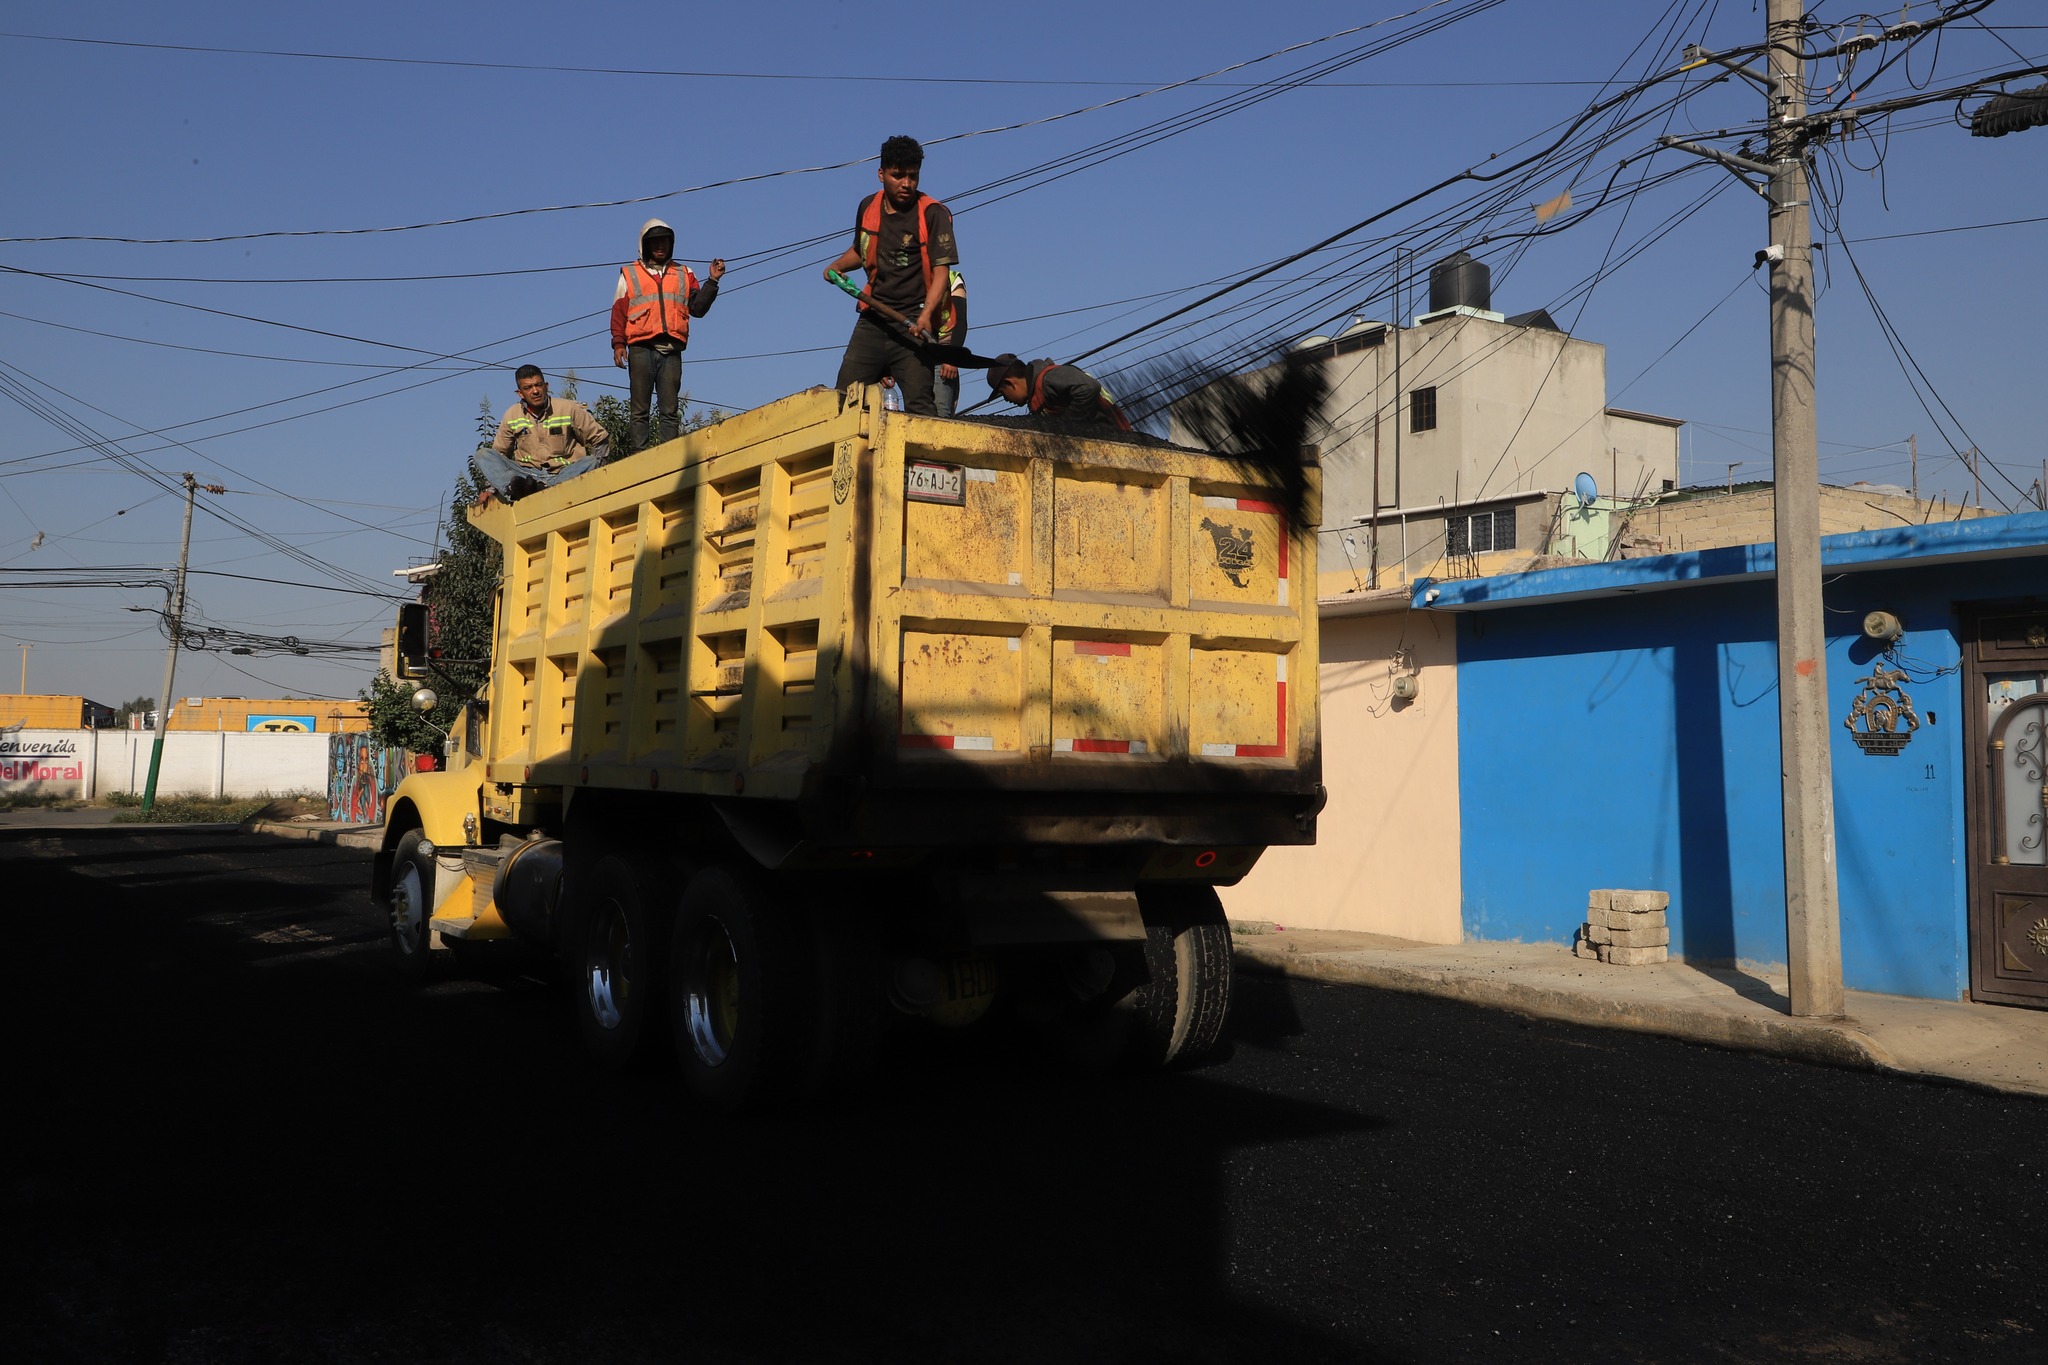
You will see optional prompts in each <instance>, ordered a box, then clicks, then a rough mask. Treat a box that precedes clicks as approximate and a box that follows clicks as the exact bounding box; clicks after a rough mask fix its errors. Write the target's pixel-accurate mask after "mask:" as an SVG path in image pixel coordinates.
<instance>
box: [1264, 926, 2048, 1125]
mask: <svg viewBox="0 0 2048 1365" xmlns="http://www.w3.org/2000/svg"><path fill="white" fill-rule="evenodd" d="M1231 927H1232V931H1233V932H1232V937H1233V939H1234V940H1235V945H1236V952H1237V958H1238V961H1239V963H1240V964H1245V965H1251V966H1255V967H1261V968H1265V969H1267V970H1270V971H1275V972H1279V973H1281V974H1283V975H1286V976H1292V977H1299V978H1301V979H1303V980H1308V981H1323V982H1333V983H1342V984H1347V985H1360V986H1375V987H1378V988H1379V989H1381V990H1392V991H1409V992H1413V993H1416V994H1420V995H1438V996H1445V997H1448V998H1450V999H1453V1000H1463V1001H1466V1002H1467V1003H1469V1004H1474V1005H1484V1006H1488V1007H1491V1008H1495V1009H1508V1010H1515V1011H1518V1012H1520V1013H1522V1014H1529V1015H1535V1016H1537V1017H1538V1018H1543V1019H1561V1020H1565V1021H1567V1022H1570V1023H1575V1024H1589V1025H1592V1026H1594V1027H1596V1028H1618V1029H1630V1030H1633V1031H1635V1032H1638V1033H1660V1034H1664V1035H1666V1036H1667V1037H1673V1038H1684V1039H1688V1040H1690V1041H1692V1042H1696V1043H1708V1044H1712V1045H1714V1046H1716V1047H1728V1048H1739V1049H1742V1050H1745V1051H1751V1052H1768V1053H1771V1054H1773V1055H1776V1056H1780V1057H1790V1058H1793V1059H1795V1060H1799V1061H1807V1062H1820V1063H1823V1064H1826V1065H1830V1066H1849V1067H1862V1068H1867V1069H1870V1070H1875V1071H1889V1072H1895V1073H1898V1074H1900V1075H1907V1076H1923V1077H1938V1078H1942V1079H1945V1080H1952V1081H1961V1082H1964V1083H1966V1084H1969V1085H1978V1086H1984V1087H1986V1088H1988V1089H1992V1090H2002V1091H2007V1092H2010V1093H2013V1094H2023V1095H2041V1096H2048V1010H2029V1009H2014V1008H2011V1007H2009V1006H2001V1005H1978V1004H1972V1003H1970V1002H1967V1001H1947V1000H1918V999H1913V998H1911V997H1908V996H1900V995H1876V994H1873V993H1871V992H1868V991H1850V992H1849V1002H1848V1017H1847V1018H1845V1019H1836V1020H1826V1021H1822V1020H1809V1019H1794V1018H1793V1017H1792V1016H1791V1015H1790V1014H1788V1013H1787V1012H1786V1011H1787V1009H1788V1007H1789V1006H1788V1001H1787V998H1786V995H1785V978H1784V977H1783V976H1772V975H1767V974H1761V975H1760V974H1755V973H1751V972H1748V971H1737V970H1733V969H1721V968H1702V967H1689V966H1687V965H1686V964H1684V963H1682V962H1670V963H1663V964H1660V965H1657V966H1650V967H1615V966H1608V965H1607V964H1605V963H1601V962H1589V961H1585V960H1583V959H1580V958H1577V957H1574V956H1572V953H1571V950H1570V949H1569V948H1566V947H1563V946H1560V945H1558V944H1551V943H1465V944H1459V945H1456V946H1449V947H1446V946H1441V945H1438V944H1431V943H1413V942H1410V941H1409V940H1407V939H1398V938H1387V937H1384V936H1382V935H1379V934H1358V933H1345V932H1341V931H1338V930H1331V929H1308V930H1291V929H1277V928H1275V927H1273V926H1271V925H1257V924H1250V923H1245V922H1242V921H1240V922H1234V923H1233V924H1232V926H1231Z"/></svg>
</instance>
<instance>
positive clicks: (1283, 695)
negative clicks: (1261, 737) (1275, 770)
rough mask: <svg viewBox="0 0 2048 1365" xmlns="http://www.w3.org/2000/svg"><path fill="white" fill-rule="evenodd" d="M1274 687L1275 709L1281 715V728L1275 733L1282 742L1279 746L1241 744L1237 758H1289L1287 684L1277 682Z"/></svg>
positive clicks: (1279, 718) (1279, 717) (1238, 747)
mask: <svg viewBox="0 0 2048 1365" xmlns="http://www.w3.org/2000/svg"><path fill="white" fill-rule="evenodd" d="M1273 686H1274V688H1275V693H1274V703H1275V708H1276V710H1277V711H1278V713H1279V715H1278V720H1279V728H1278V729H1277V730H1275V731H1274V733H1275V734H1276V735H1278V736H1279V738H1280V742H1279V743H1278V744H1240V745H1238V746H1237V756H1238V757H1239V758H1285V757H1287V684H1286V683H1284V682H1276V683H1274V684H1273Z"/></svg>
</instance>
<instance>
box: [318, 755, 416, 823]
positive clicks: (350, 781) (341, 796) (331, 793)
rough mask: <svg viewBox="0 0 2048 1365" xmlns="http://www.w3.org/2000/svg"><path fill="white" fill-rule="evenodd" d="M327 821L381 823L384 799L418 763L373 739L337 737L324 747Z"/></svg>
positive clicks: (411, 756) (409, 756)
mask: <svg viewBox="0 0 2048 1365" xmlns="http://www.w3.org/2000/svg"><path fill="white" fill-rule="evenodd" d="M327 760H328V761H327V818H328V819H330V820H346V821H348V822H349V823H351V824H357V825H381V824H383V823H384V801H385V798H387V797H388V796H390V795H391V793H392V792H393V791H394V790H396V789H397V787H398V784H399V783H400V782H401V781H403V780H404V778H405V776H406V774H407V773H411V772H414V771H417V769H418V760H417V759H415V758H414V756H413V755H412V754H409V753H407V752H406V751H405V750H403V749H394V748H391V747H390V746H388V745H384V744H380V743H378V742H377V739H376V737H375V736H374V735H369V734H363V733H356V734H338V735H336V736H334V738H333V739H332V740H330V741H329V742H328V746H327Z"/></svg>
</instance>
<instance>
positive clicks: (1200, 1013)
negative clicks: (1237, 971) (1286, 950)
mask: <svg viewBox="0 0 2048 1365" xmlns="http://www.w3.org/2000/svg"><path fill="white" fill-rule="evenodd" d="M1138 903H1139V906H1140V907H1141V909H1142V911H1143V913H1144V916H1145V928H1146V938H1147V943H1146V958H1147V961H1148V963H1149V962H1150V961H1151V960H1153V958H1154V957H1155V949H1154V946H1153V942H1154V940H1155V939H1156V937H1157V936H1158V931H1160V930H1164V931H1165V932H1166V934H1167V935H1168V936H1170V941H1171V944H1172V953H1171V970H1172V975H1173V981H1174V1005H1173V1014H1172V1018H1173V1029H1172V1032H1171V1034H1170V1035H1169V1036H1168V1038H1167V1041H1166V1049H1165V1056H1164V1057H1163V1058H1162V1059H1161V1060H1162V1061H1165V1062H1168V1063H1172V1062H1177V1061H1190V1060H1193V1059H1194V1058H1197V1057H1200V1056H1203V1055H1204V1054H1206V1053H1208V1052H1209V1051H1211V1050H1212V1049H1213V1048H1214V1047H1215V1046H1216V1043H1217V1041H1218V1040H1219V1039H1220V1038H1221V1037H1222V1036H1223V1025H1224V1022H1225V1021H1226V1020H1227V1019H1228V1018H1229V1015H1230V985H1231V957H1230V921H1229V920H1228V919H1226V918H1225V917H1224V914H1223V901H1222V898H1221V897H1219V896H1218V895H1217V894H1216V888H1215V887H1213V886H1166V885H1153V886H1145V887H1140V888H1139V891H1138Z"/></svg>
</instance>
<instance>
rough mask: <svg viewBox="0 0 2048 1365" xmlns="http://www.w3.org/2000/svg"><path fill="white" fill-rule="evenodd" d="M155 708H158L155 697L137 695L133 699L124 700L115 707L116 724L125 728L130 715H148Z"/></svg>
mask: <svg viewBox="0 0 2048 1365" xmlns="http://www.w3.org/2000/svg"><path fill="white" fill-rule="evenodd" d="M154 710H156V698H155V697H136V698H135V699H134V700H132V701H124V702H122V703H121V704H120V705H119V706H117V707H115V708H114V724H115V725H118V726H121V727H122V728H124V729H125V728H126V727H127V725H128V718H129V717H130V716H147V715H148V714H149V713H150V712H152V711H154Z"/></svg>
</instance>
